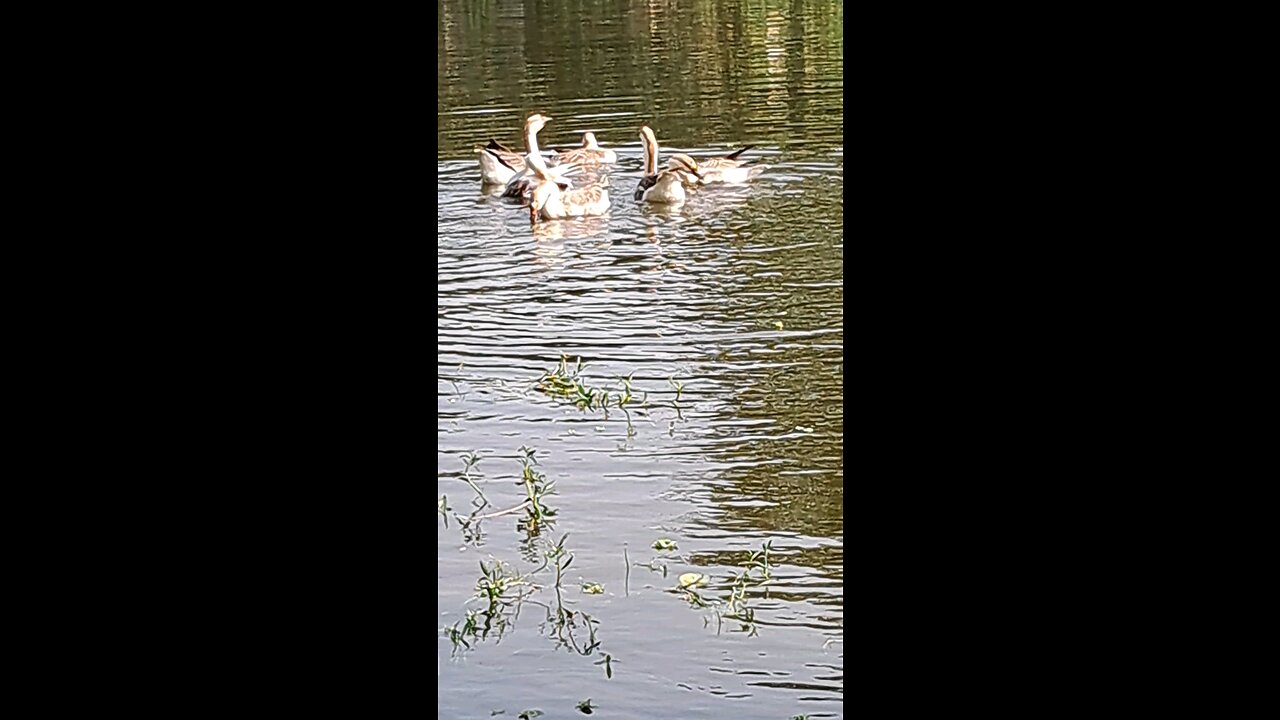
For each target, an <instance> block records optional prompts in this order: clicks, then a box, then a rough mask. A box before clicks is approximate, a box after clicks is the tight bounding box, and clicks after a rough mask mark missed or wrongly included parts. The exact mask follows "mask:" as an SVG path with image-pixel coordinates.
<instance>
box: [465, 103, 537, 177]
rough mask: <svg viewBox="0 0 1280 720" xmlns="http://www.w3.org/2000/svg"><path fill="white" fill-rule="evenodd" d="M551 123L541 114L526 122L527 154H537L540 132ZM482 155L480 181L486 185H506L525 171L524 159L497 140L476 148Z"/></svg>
mask: <svg viewBox="0 0 1280 720" xmlns="http://www.w3.org/2000/svg"><path fill="white" fill-rule="evenodd" d="M550 121H551V118H550V117H548V116H546V115H543V114H541V113H533V114H532V115H530V116H529V117H528V119H526V120H525V121H524V145H525V152H530V153H534V154H537V152H538V132H539V131H540V130H542V128H543V126H544V125H546V124H547V123H548V122H550ZM476 152H478V153H480V181H481V182H482V183H484V184H486V185H506V184H507V183H508V182H510V180H511V178H512V176H514V175H515V174H516V173H518V172H520V171H521V170H524V157H522V156H521V155H520V154H519V153H517V152H515V151H513V150H511V149H509V148H506V147H503V146H502V144H501V143H499V142H498V141H497V140H489V144H488V145H482V146H477V147H476Z"/></svg>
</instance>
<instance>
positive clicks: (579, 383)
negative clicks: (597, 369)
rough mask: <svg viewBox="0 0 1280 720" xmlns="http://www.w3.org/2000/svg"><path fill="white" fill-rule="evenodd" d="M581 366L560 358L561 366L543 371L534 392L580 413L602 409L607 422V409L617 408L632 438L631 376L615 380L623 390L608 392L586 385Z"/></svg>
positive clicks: (579, 359)
mask: <svg viewBox="0 0 1280 720" xmlns="http://www.w3.org/2000/svg"><path fill="white" fill-rule="evenodd" d="M582 367H583V365H582V358H581V357H579V358H578V359H577V363H576V364H575V365H574V366H573V367H572V368H571V367H570V366H569V358H568V356H566V355H561V356H560V364H559V365H558V366H556V367H555V368H552V369H551V370H547V371H544V372H543V373H542V377H540V378H538V380H537V384H536V385H535V386H534V389H536V390H538V391H539V392H541V393H545V394H547V395H551V396H553V397H559V398H563V399H565V400H568V401H569V402H570V403H572V404H573V405H574V407H576V408H578V409H579V410H603V411H604V416H605V418H606V419H607V418H608V417H609V408H610V407H613V408H617V409H619V410H621V411H622V413H623V415H625V416H626V419H627V436H628V437H630V436H632V435H635V425H634V424H632V422H631V405H632V403H633V401H634V400H635V395H634V393H633V388H632V379H631V377H632V375H634V373H632V375H627V376H626V377H620V378H618V380H619V382H620V383H621V384H622V389H621V390H615V391H614V392H612V393H611V392H610V391H609V389H607V388H603V387H591V386H589V385H587V383H586V382H585V381H584V380H583V379H582ZM647 400H648V395H647V394H646V395H645V398H644V401H646V402H647Z"/></svg>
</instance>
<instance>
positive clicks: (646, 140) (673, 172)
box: [635, 125, 702, 203]
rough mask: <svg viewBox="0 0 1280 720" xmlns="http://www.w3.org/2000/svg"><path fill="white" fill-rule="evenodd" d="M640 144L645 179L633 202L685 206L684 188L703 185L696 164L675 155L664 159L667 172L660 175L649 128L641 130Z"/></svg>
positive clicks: (643, 126) (685, 157)
mask: <svg viewBox="0 0 1280 720" xmlns="http://www.w3.org/2000/svg"><path fill="white" fill-rule="evenodd" d="M640 140H641V142H642V143H643V145H644V177H642V178H640V184H639V185H638V186H636V192H635V199H636V200H638V201H640V202H649V203H681V202H684V201H685V198H686V197H687V194H686V193H685V189H684V186H685V184H686V183H698V182H701V181H702V171H701V169H700V168H699V166H698V161H697V160H694V159H693V158H691V157H689V156H688V155H685V154H684V153H674V154H672V155H671V157H670V158H667V169H666V170H664V171H662V172H661V173H660V172H658V139H657V137H655V136H654V134H653V130H651V129H650V128H649V126H648V125H641V126H640Z"/></svg>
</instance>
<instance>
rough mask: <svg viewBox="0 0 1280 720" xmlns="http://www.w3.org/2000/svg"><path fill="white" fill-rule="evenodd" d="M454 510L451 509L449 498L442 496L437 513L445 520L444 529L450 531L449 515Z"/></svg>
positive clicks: (437, 505)
mask: <svg viewBox="0 0 1280 720" xmlns="http://www.w3.org/2000/svg"><path fill="white" fill-rule="evenodd" d="M452 511H453V508H451V507H449V496H448V495H441V496H440V501H439V502H437V503H436V512H438V513H440V517H442V518H444V529H445V530H448V529H449V513H450V512H452Z"/></svg>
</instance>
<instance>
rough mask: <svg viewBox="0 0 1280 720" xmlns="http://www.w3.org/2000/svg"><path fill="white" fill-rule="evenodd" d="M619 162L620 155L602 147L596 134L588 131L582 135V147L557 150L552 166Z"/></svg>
mask: <svg viewBox="0 0 1280 720" xmlns="http://www.w3.org/2000/svg"><path fill="white" fill-rule="evenodd" d="M616 162H618V154H617V153H616V152H614V151H612V150H606V149H605V148H602V147H600V144H599V143H597V142H596V134H595V133H593V132H591V131H589V130H588V131H587V132H584V133H582V147H580V148H573V149H571V150H557V151H556V152H555V153H554V154H553V155H552V156H551V164H552V165H553V166H555V165H562V164H564V163H578V164H580V165H608V164H612V163H616Z"/></svg>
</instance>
